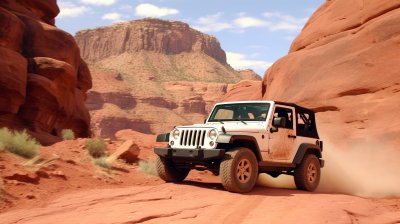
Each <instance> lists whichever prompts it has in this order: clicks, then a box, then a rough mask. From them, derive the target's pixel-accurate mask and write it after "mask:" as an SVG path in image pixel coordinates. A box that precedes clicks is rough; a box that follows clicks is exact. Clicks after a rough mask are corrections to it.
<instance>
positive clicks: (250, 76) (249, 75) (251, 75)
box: [238, 69, 262, 81]
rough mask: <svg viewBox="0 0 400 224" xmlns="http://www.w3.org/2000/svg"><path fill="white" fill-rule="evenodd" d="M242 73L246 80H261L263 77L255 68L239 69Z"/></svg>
mask: <svg viewBox="0 0 400 224" xmlns="http://www.w3.org/2000/svg"><path fill="white" fill-rule="evenodd" d="M238 71H239V72H240V74H241V75H242V77H243V79H244V80H253V81H261V80H262V78H261V76H259V75H258V74H257V73H255V72H254V71H253V69H242V70H238Z"/></svg>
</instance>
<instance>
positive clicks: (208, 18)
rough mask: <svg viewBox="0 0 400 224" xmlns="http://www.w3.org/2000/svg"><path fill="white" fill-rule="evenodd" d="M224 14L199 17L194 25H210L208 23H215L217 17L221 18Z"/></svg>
mask: <svg viewBox="0 0 400 224" xmlns="http://www.w3.org/2000/svg"><path fill="white" fill-rule="evenodd" d="M223 14H224V13H223V12H219V13H217V14H215V15H207V16H205V17H200V18H198V19H197V21H196V23H198V24H210V23H215V22H217V21H218V19H219V17H221V16H222V15H223Z"/></svg>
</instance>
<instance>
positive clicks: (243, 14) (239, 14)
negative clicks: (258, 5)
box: [237, 12, 246, 17]
mask: <svg viewBox="0 0 400 224" xmlns="http://www.w3.org/2000/svg"><path fill="white" fill-rule="evenodd" d="M245 15H246V13H245V12H239V13H238V14H237V16H240V17H243V16H245Z"/></svg>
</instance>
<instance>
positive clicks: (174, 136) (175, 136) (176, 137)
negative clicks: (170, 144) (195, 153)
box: [172, 129, 179, 140]
mask: <svg viewBox="0 0 400 224" xmlns="http://www.w3.org/2000/svg"><path fill="white" fill-rule="evenodd" d="M172 137H173V138H174V139H175V140H178V138H179V130H177V129H175V131H174V132H172Z"/></svg>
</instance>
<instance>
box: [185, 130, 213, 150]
mask: <svg viewBox="0 0 400 224" xmlns="http://www.w3.org/2000/svg"><path fill="white" fill-rule="evenodd" d="M206 132H207V131H206V130H199V129H183V130H182V133H181V139H180V142H179V143H180V145H181V146H195V147H198V146H199V145H200V146H204V139H205V137H206Z"/></svg>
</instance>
